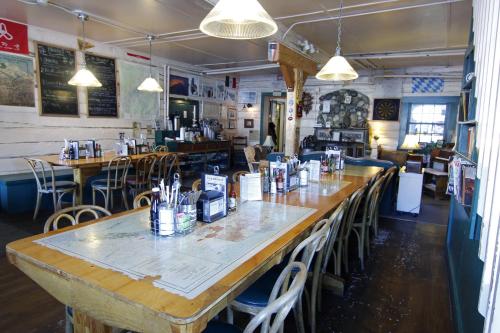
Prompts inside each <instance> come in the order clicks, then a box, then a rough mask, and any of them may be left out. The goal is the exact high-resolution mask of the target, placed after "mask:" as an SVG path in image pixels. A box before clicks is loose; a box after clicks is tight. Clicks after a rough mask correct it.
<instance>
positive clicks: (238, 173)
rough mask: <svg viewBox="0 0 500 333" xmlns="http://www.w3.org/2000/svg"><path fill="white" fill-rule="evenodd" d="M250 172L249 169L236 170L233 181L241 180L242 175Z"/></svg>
mask: <svg viewBox="0 0 500 333" xmlns="http://www.w3.org/2000/svg"><path fill="white" fill-rule="evenodd" d="M248 173H249V172H248V171H236V172H235V173H233V183H237V182H239V181H240V176H241V175H246V174H248Z"/></svg>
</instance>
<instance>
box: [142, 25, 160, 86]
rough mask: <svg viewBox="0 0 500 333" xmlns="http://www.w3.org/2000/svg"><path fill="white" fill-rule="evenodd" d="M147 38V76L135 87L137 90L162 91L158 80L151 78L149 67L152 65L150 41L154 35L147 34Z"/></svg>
mask: <svg viewBox="0 0 500 333" xmlns="http://www.w3.org/2000/svg"><path fill="white" fill-rule="evenodd" d="M147 39H148V41H149V77H148V78H146V79H145V80H144V81H142V83H141V84H140V85H139V87H137V90H140V91H150V92H162V91H163V89H162V87H161V86H160V84H159V83H158V81H156V80H155V79H154V78H153V72H152V69H151V68H152V65H151V58H152V52H151V42H152V41H153V39H155V38H154V36H151V35H148V37H147Z"/></svg>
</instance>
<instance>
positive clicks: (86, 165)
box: [38, 152, 176, 205]
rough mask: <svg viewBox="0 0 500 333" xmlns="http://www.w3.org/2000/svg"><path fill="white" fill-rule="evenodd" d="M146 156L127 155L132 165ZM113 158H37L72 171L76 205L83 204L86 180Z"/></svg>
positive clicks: (165, 153)
mask: <svg viewBox="0 0 500 333" xmlns="http://www.w3.org/2000/svg"><path fill="white" fill-rule="evenodd" d="M153 154H155V155H157V156H163V155H168V154H176V153H167V152H156V153H153ZM146 155H148V154H137V155H129V157H130V159H131V160H132V163H134V162H136V161H138V160H139V159H141V158H142V157H144V156H146ZM115 157H117V155H116V154H115V153H114V152H105V153H104V156H103V157H94V158H80V159H78V160H61V159H59V155H46V156H40V157H38V158H39V159H41V160H43V161H45V162H47V163H50V164H51V165H54V166H65V167H70V168H72V169H73V181H74V182H75V183H76V184H77V186H78V193H77V198H76V201H77V205H80V204H82V202H83V188H84V187H85V184H86V183H87V179H89V178H90V177H92V176H96V175H98V174H99V172H101V169H102V167H103V166H105V165H107V164H108V163H109V161H111V160H112V159H113V158H115Z"/></svg>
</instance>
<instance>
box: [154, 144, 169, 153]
mask: <svg viewBox="0 0 500 333" xmlns="http://www.w3.org/2000/svg"><path fill="white" fill-rule="evenodd" d="M153 152H154V153H166V152H168V147H167V146H164V145H158V146H154V147H153Z"/></svg>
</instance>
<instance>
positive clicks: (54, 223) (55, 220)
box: [43, 205, 111, 333]
mask: <svg viewBox="0 0 500 333" xmlns="http://www.w3.org/2000/svg"><path fill="white" fill-rule="evenodd" d="M71 214H73V215H71ZM83 214H89V215H92V217H93V219H98V218H100V217H102V216H110V215H111V213H110V212H109V211H108V210H106V209H104V208H102V207H99V206H91V205H81V206H76V207H68V208H64V209H62V210H60V211H57V212H55V213H54V214H52V215H50V216H49V218H48V219H47V221H46V222H45V225H44V227H43V232H44V233H47V232H49V231H50V230H51V229H52V230H57V229H58V228H59V222H60V221H61V220H64V219H66V220H68V221H69V222H70V223H71V225H77V224H78V223H80V217H81V216H82V215H83ZM65 313H66V324H65V325H66V326H65V332H66V333H72V332H73V309H72V308H71V307H69V306H66V309H65Z"/></svg>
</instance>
